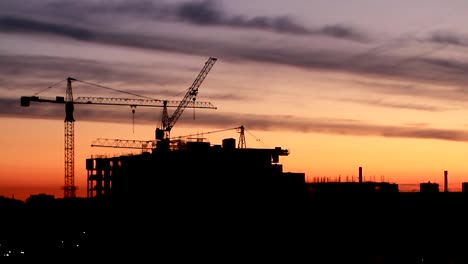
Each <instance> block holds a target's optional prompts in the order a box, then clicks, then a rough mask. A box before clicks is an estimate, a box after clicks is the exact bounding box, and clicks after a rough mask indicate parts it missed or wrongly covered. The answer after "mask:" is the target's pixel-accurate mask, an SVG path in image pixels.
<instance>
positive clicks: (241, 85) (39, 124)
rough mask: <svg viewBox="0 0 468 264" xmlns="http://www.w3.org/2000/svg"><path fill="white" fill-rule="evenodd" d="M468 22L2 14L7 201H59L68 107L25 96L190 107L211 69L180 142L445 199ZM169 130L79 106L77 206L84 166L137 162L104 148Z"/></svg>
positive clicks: (222, 6)
mask: <svg viewBox="0 0 468 264" xmlns="http://www.w3.org/2000/svg"><path fill="white" fill-rule="evenodd" d="M467 11H468V3H467V2H466V1H462V0H460V1H458V0H451V1H434V0H424V1H423V0H415V1H402V0H394V1H375V0H354V1H344V0H343V1H339V0H332V1H325V0H322V1H319V0H307V1H306V0H290V1H277V0H248V1H246V0H238V1H227V0H225V1H223V0H219V1H209V0H204V1H175V0H174V1H150V0H146V1H135V0H132V1H130V0H120V1H97V0H82V1H65V0H2V1H1V2H0V61H1V63H0V124H1V125H2V129H1V130H0V146H1V151H0V195H3V196H7V197H15V198H17V199H25V198H27V197H28V196H29V195H30V194H37V193H48V194H53V195H55V196H57V197H62V196H63V190H61V187H63V185H64V117H65V111H64V105H62V104H49V103H34V102H33V103H32V104H31V106H30V107H21V106H20V101H19V98H20V97H21V96H32V95H37V96H40V97H51V98H54V97H56V96H65V91H66V85H65V84H66V82H64V80H65V79H66V78H67V77H73V78H75V79H77V80H79V81H78V82H73V84H72V88H73V96H74V98H77V97H83V96H94V97H106V98H135V97H134V95H138V96H140V97H137V98H141V97H144V98H153V99H160V100H176V101H177V100H182V98H183V96H184V94H185V92H186V91H187V89H188V88H189V87H190V86H191V85H192V83H193V82H194V80H195V78H196V77H197V75H198V74H199V72H200V71H201V69H202V68H203V66H204V64H205V62H206V61H207V60H208V58H209V57H215V58H217V59H218V60H217V61H216V63H215V64H214V65H213V68H212V69H211V70H210V72H209V73H208V74H207V76H206V78H205V80H204V81H203V83H202V84H201V85H200V87H199V93H198V95H197V101H200V102H210V103H212V104H213V105H215V106H216V109H185V110H184V112H183V114H182V116H181V118H180V119H179V120H178V121H177V123H176V124H175V126H174V128H173V129H172V132H171V136H183V135H190V134H196V135H198V136H199V137H203V138H204V139H205V140H206V141H210V142H211V143H212V144H220V143H221V141H222V139H223V138H228V137H234V138H236V139H238V137H239V133H238V131H237V129H235V128H237V127H239V126H241V125H243V126H244V127H245V128H246V143H247V147H252V148H263V147H268V148H273V147H278V146H279V147H282V148H285V149H288V150H289V152H290V154H289V156H286V157H281V159H280V162H281V164H283V170H284V171H286V172H303V173H305V175H306V180H307V181H315V180H317V179H328V180H333V179H337V178H338V177H340V178H341V179H342V180H343V179H346V178H347V179H349V180H353V179H355V178H356V177H357V174H358V168H359V167H362V168H363V174H364V179H365V180H376V181H380V180H384V181H389V182H393V183H397V184H401V186H404V185H406V184H419V183H421V182H429V181H430V182H436V183H439V184H440V186H441V188H443V175H444V171H448V176H449V186H450V188H451V189H452V190H456V189H460V188H461V183H462V182H465V181H468V164H467V162H466V160H465V157H467V156H468V155H467V154H468V121H467V118H466V117H467V116H468V102H467V99H468V87H467V84H468V74H467V72H468V55H467V54H468V53H467V50H468V31H467V29H466V25H467V24H468V18H467V17H466V13H467ZM172 110H173V109H169V111H170V112H169V114H171V111H172ZM161 114H162V108H159V107H156V108H155V107H137V108H136V109H135V113H134V114H132V111H131V108H130V107H129V106H107V105H76V106H75V120H76V122H75V123H74V129H75V159H74V160H75V185H76V186H77V188H78V190H77V195H78V196H83V197H84V196H86V169H85V160H86V159H87V158H90V157H95V156H96V155H107V156H112V155H122V154H127V153H130V152H132V150H130V149H116V148H104V147H92V146H91V145H92V143H93V142H94V141H95V140H96V139H98V138H108V139H126V140H153V139H154V130H155V128H156V127H159V125H160V122H161ZM221 130H223V132H219V133H218V132H216V133H215V131H221ZM212 132H213V133H212ZM135 151H136V152H135ZM133 153H138V150H133ZM400 189H402V188H400Z"/></svg>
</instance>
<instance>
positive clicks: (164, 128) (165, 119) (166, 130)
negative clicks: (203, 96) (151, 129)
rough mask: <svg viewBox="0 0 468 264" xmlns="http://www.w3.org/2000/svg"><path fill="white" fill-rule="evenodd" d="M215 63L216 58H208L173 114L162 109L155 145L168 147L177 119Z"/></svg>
mask: <svg viewBox="0 0 468 264" xmlns="http://www.w3.org/2000/svg"><path fill="white" fill-rule="evenodd" d="M216 61H217V58H213V57H210V58H209V59H208V61H207V62H206V63H205V66H204V67H203V69H202V70H201V71H200V73H199V74H198V76H197V78H196V79H195V81H194V82H193V84H192V86H191V87H190V88H189V89H188V90H187V93H186V94H185V96H184V98H183V99H182V101H180V104H179V106H178V107H177V108H176V110H175V111H174V113H173V114H172V115H171V116H169V115H168V113H167V108H166V107H164V109H163V114H162V121H161V127H160V128H156V132H155V134H156V141H157V143H156V144H160V146H161V147H166V148H168V147H169V140H170V133H171V129H172V127H174V125H175V123H176V122H177V120H179V117H180V116H181V115H182V113H183V112H184V110H185V108H186V107H187V106H188V105H189V103H190V102H195V100H196V96H197V94H198V87H200V85H201V84H202V82H203V81H204V80H205V77H206V75H207V74H208V72H210V70H211V68H212V67H213V65H214V63H215V62H216Z"/></svg>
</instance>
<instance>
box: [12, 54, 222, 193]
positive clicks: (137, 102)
mask: <svg viewBox="0 0 468 264" xmlns="http://www.w3.org/2000/svg"><path fill="white" fill-rule="evenodd" d="M214 61H216V59H215V58H210V59H209V60H208V62H207V63H206V65H205V67H204V68H203V70H202V72H201V73H200V74H199V76H198V77H197V79H196V80H195V82H194V84H193V85H192V87H191V88H190V89H189V91H188V92H187V94H186V96H185V97H184V99H183V100H182V101H169V100H158V99H131V98H104V97H77V98H76V99H75V100H74V99H73V92H72V82H73V81H78V82H83V83H87V82H84V81H80V80H77V79H75V78H72V77H68V78H67V79H66V80H67V88H66V93H65V98H64V97H61V96H57V97H55V98H42V97H38V96H21V98H20V101H21V106H23V107H29V106H30V103H31V102H43V103H58V104H65V120H64V123H65V144H64V145H65V185H64V187H63V190H64V198H74V197H76V192H75V191H76V186H75V176H74V174H75V161H74V159H75V150H74V149H75V146H74V145H75V143H74V142H75V138H74V122H75V119H74V117H73V113H74V105H75V104H95V105H113V106H116V105H123V106H130V107H132V112H133V113H134V108H135V107H137V106H145V107H163V118H162V120H163V124H164V125H163V126H162V128H163V130H162V131H163V132H166V133H169V132H170V130H171V128H172V127H173V126H174V124H175V122H176V121H177V119H178V118H179V117H180V115H181V114H182V111H183V110H184V109H185V108H187V107H188V108H207V109H216V107H215V106H213V105H212V104H211V103H209V102H195V96H196V95H197V93H198V87H199V86H200V84H201V82H202V81H203V79H204V78H205V76H206V74H207V73H208V71H209V69H211V67H212V66H213V63H214ZM88 84H90V83H88ZM168 107H177V109H176V111H175V112H174V114H173V115H172V116H171V117H170V118H168V117H167V108H168ZM164 113H165V116H164ZM167 135H168V134H167Z"/></svg>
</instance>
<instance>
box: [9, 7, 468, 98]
mask: <svg viewBox="0 0 468 264" xmlns="http://www.w3.org/2000/svg"><path fill="white" fill-rule="evenodd" d="M7 2H8V1H7ZM9 3H10V4H11V5H12V8H13V9H14V7H15V6H17V5H19V4H15V3H14V2H9ZM53 3H54V5H49V6H48V7H51V10H52V11H51V10H48V9H47V10H43V11H42V12H43V13H45V14H53V15H57V14H58V13H59V11H61V12H62V11H63V12H62V13H64V14H68V13H67V12H77V13H79V12H81V14H85V15H83V21H86V23H80V27H79V28H78V27H77V26H75V24H76V23H75V21H73V23H71V22H70V21H69V20H66V19H64V17H66V16H65V15H64V17H61V19H60V20H57V21H55V22H53V23H52V22H45V21H47V20H42V19H43V18H42V17H46V16H45V15H42V16H40V17H41V19H39V16H38V17H36V18H35V19H33V18H24V17H23V18H21V17H19V16H18V17H15V18H14V23H11V22H12V21H10V20H11V16H3V17H2V18H3V19H7V20H8V19H10V20H8V21H10V23H7V24H6V25H4V26H3V31H4V32H24V31H27V32H32V31H34V32H36V33H40V34H55V35H58V36H61V37H68V38H73V39H77V38H78V39H80V40H81V41H86V42H91V43H97V44H104V45H112V46H121V47H130V48H140V49H146V50H156V51H167V52H172V53H180V54H188V55H197V56H207V55H210V56H212V55H213V56H216V57H218V58H220V59H223V60H231V61H239V60H249V61H255V62H264V63H273V64H284V65H290V66H295V67H301V68H304V69H311V70H319V71H331V72H339V73H350V74H356V75H361V76H364V77H371V78H375V77H377V78H385V79H394V80H399V81H409V82H421V83H428V82H432V83H439V84H443V85H450V86H455V87H464V86H466V85H468V75H466V74H464V73H466V72H467V70H468V67H467V66H468V65H467V64H466V63H464V62H463V61H462V60H461V59H453V58H445V59H444V58H428V56H429V55H431V54H433V53H434V52H436V51H439V50H440V49H443V48H444V47H445V45H441V44H440V43H438V44H437V45H436V46H431V47H429V49H425V50H422V51H418V53H417V54H416V55H413V56H398V55H395V54H391V53H382V51H381V50H380V49H373V48H370V49H369V46H368V45H364V47H363V46H361V45H358V46H352V47H349V48H338V47H337V46H334V45H335V44H336V43H335V42H333V41H332V42H328V41H323V39H321V40H320V41H314V39H313V38H311V39H307V40H305V39H303V38H300V39H296V38H291V39H288V40H290V41H286V42H285V41H274V40H275V38H274V37H271V36H270V37H271V41H270V39H269V38H264V37H265V36H263V35H262V36H258V34H253V33H252V34H251V35H249V36H250V37H249V38H247V39H248V40H247V39H246V38H240V36H241V34H240V33H234V32H230V33H232V34H229V35H227V36H225V37H223V38H219V36H218V35H216V36H211V35H209V33H206V32H205V33H206V34H208V35H207V36H206V37H205V35H203V36H204V37H197V36H196V34H195V35H192V34H179V35H177V33H174V32H171V33H167V32H158V31H157V28H158V26H162V25H164V24H154V25H153V24H151V25H153V26H154V28H156V32H152V33H151V34H144V33H141V32H140V33H138V32H136V31H131V30H124V29H122V30H119V31H110V29H109V28H106V24H105V22H101V23H98V22H93V21H92V19H91V17H93V15H94V16H96V17H99V16H97V15H98V14H99V15H102V16H107V15H110V16H111V18H114V21H117V20H115V18H116V15H123V14H125V15H126V16H130V17H132V16H133V17H132V18H133V19H134V18H135V16H136V15H135V14H136V12H137V11H142V10H146V11H145V12H143V13H142V14H141V16H142V17H143V18H145V16H146V17H151V18H153V19H154V20H157V21H168V20H177V19H182V18H183V19H185V20H188V21H191V22H190V23H191V24H196V23H204V25H225V26H226V25H232V26H235V27H238V28H242V27H245V28H257V29H261V28H263V29H266V30H268V31H278V32H279V31H281V30H283V31H285V32H289V33H291V32H296V33H297V34H302V33H300V32H308V33H314V32H315V33H317V32H322V33H323V34H325V33H326V34H332V35H335V36H343V37H346V38H353V36H355V34H354V29H353V28H350V27H347V26H345V25H339V24H337V25H325V26H323V27H321V28H316V29H308V28H306V27H304V26H302V25H300V24H298V23H296V22H294V21H293V20H291V19H289V18H288V17H285V16H278V17H261V16H258V17H257V18H258V19H254V18H255V17H250V18H247V17H243V16H238V15H237V16H236V15H227V14H226V13H225V11H224V10H222V9H220V8H219V7H218V6H216V4H215V3H214V2H211V1H205V2H184V3H179V4H171V5H166V4H164V5H163V4H162V3H160V2H150V1H143V2H137V3H135V4H133V3H132V4H131V5H130V4H129V3H128V2H125V1H119V2H111V3H110V4H108V3H106V4H105V5H104V4H102V3H99V2H86V1H84V2H73V4H72V7H73V8H66V9H63V6H62V9H59V7H60V6H61V5H68V4H69V3H66V4H65V3H64V2H62V3H59V2H53ZM54 7H55V8H56V9H54ZM126 7H128V9H126ZM22 8H25V7H24V6H23V7H22ZM93 8H96V9H95V10H94V9H93ZM92 9H93V10H94V11H93V12H91V11H90V10H92ZM199 9H200V10H201V11H200V10H199ZM103 10H105V12H104V11H103ZM154 10H159V11H157V12H156V11H155V12H153V11H154ZM161 10H169V11H168V13H164V12H161ZM180 10H185V11H183V12H182V11H180ZM197 10H198V11H197ZM88 11H89V12H88ZM100 11H102V14H101V13H100ZM195 11H197V12H198V13H197V12H195ZM2 12H7V11H5V10H4V11H2ZM47 12H49V13H47ZM181 12H182V14H181ZM0 13H1V12H0ZM192 13H197V14H203V13H207V15H206V17H205V18H206V20H203V21H200V20H201V19H202V18H196V14H192ZM71 17H72V16H71ZM96 17H93V18H96ZM49 19H50V18H49ZM197 19H198V20H197ZM111 20H112V19H111ZM118 21H120V20H118ZM122 21H124V19H123V18H122ZM125 21H126V20H125ZM196 21H198V22H196ZM122 23H123V22H122ZM191 29H192V28H191ZM193 30H198V29H193ZM0 31H1V28H0ZM77 32H78V33H77ZM80 32H85V34H83V36H81V35H80ZM194 32H196V31H194ZM322 33H320V34H319V35H320V36H322ZM237 34H240V35H237ZM242 34H243V33H242ZM304 34H305V33H304ZM316 44H317V45H316ZM394 45H404V43H400V42H398V43H396V44H395V43H394ZM356 48H358V50H356ZM393 48H395V46H394V47H393ZM356 52H357V53H358V55H357V56H358V57H359V54H364V55H363V57H360V58H359V59H356V58H357V57H356ZM353 54H354V55H353ZM77 66H79V65H77ZM5 67H8V66H7V65H6V66H5ZM82 70H83V71H85V72H89V73H91V71H87V70H86V69H84V67H83V68H82ZM115 72H117V71H115ZM137 74H138V73H136V72H135V73H134V75H135V76H136V75H137ZM107 75H108V76H111V75H112V72H107ZM120 79H123V78H120ZM155 79H156V78H153V80H155ZM161 79H164V76H162V78H161ZM129 80H131V82H132V83H135V82H134V81H133V80H135V81H136V79H135V78H134V79H133V80H132V79H130V78H129ZM139 80H142V79H141V78H140V79H139ZM373 89H375V90H376V91H380V90H382V89H381V88H379V87H374V88H373ZM396 92H401V94H406V93H407V92H409V93H412V91H411V90H410V89H408V90H406V91H405V90H403V89H400V90H398V89H397V90H395V93H396ZM419 92H422V93H420V94H416V93H412V94H413V95H415V96H425V95H424V93H426V92H427V93H428V94H429V95H432V94H434V95H436V94H435V93H433V92H432V91H426V89H419ZM464 92H465V90H464V89H463V88H460V89H458V90H456V91H441V92H440V93H447V94H446V95H443V96H442V97H437V98H448V97H450V98H455V99H454V100H456V98H457V97H458V98H461V99H460V100H464V99H465V96H464V95H463V93H464ZM460 95H463V96H462V97H460ZM436 96H438V95H436Z"/></svg>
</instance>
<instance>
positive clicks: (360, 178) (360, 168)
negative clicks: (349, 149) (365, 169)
mask: <svg viewBox="0 0 468 264" xmlns="http://www.w3.org/2000/svg"><path fill="white" fill-rule="evenodd" d="M359 183H362V167H359Z"/></svg>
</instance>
